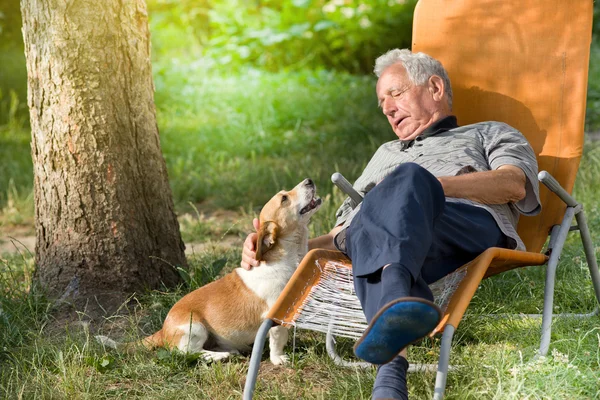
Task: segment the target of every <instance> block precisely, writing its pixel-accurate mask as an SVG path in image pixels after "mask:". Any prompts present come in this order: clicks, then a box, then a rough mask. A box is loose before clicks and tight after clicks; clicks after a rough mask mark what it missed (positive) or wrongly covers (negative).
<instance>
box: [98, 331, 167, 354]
mask: <svg viewBox="0 0 600 400" xmlns="http://www.w3.org/2000/svg"><path fill="white" fill-rule="evenodd" d="M95 338H96V340H97V341H98V343H100V344H101V345H103V346H104V347H107V348H109V349H115V350H119V351H125V352H130V351H132V350H135V349H136V348H139V347H140V346H143V347H145V348H146V349H148V350H154V349H155V348H157V347H161V346H163V345H164V338H163V332H162V329H161V330H159V331H157V332H156V333H154V334H152V335H150V336H148V337H146V338H144V339H142V340H138V341H137V342H128V343H119V342H117V341H115V340H113V339H111V338H109V337H108V336H102V335H97V336H95Z"/></svg>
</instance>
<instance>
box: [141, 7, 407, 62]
mask: <svg viewBox="0 0 600 400" xmlns="http://www.w3.org/2000/svg"><path fill="white" fill-rule="evenodd" d="M415 4H416V0H367V1H357V0H331V1H325V0H291V1H289V0H288V1H283V2H282V1H275V0H263V1H254V2H249V1H244V0H226V1H217V0H204V1H200V2H191V1H182V2H175V1H174V0H163V1H159V0H154V1H150V2H149V7H150V13H151V19H152V28H153V32H159V34H158V35H159V37H155V38H154V44H155V47H154V48H155V50H156V51H158V52H159V53H162V52H163V51H165V50H166V49H167V47H171V48H172V47H173V45H174V43H175V44H177V43H179V44H181V45H182V47H183V49H185V52H186V53H188V54H189V52H190V51H191V50H193V49H196V50H198V48H200V49H201V50H200V51H201V54H202V55H203V56H204V61H206V62H208V63H211V64H212V65H216V66H218V67H219V68H222V67H226V68H229V69H231V68H233V69H236V68H237V67H239V66H242V65H245V66H248V65H252V66H255V67H259V68H261V69H266V70H270V71H278V70H282V69H301V68H307V67H309V68H324V69H334V70H339V71H345V72H350V73H370V72H371V70H372V66H373V62H374V60H375V58H376V57H377V56H378V55H380V54H381V53H383V52H385V51H386V50H389V49H391V48H395V47H410V37H411V30H412V14H413V9H414V6H415ZM177 26H178V27H179V32H180V33H182V34H183V36H186V37H187V40H181V35H180V36H179V39H176V38H174V37H173V36H176V35H175V31H174V30H175V29H177V28H176V27H177Z"/></svg>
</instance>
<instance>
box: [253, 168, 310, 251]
mask: <svg viewBox="0 0 600 400" xmlns="http://www.w3.org/2000/svg"><path fill="white" fill-rule="evenodd" d="M316 192H317V187H316V186H315V184H314V182H313V181H312V180H310V179H305V180H303V181H302V182H300V183H299V184H298V185H296V187H295V188H293V189H292V190H290V191H285V190H282V191H281V192H279V193H277V194H276V195H275V196H273V197H272V198H271V200H269V201H268V202H267V204H265V206H264V207H263V209H262V211H261V212H260V218H259V219H260V230H259V231H258V239H257V243H256V259H257V260H262V259H264V257H263V256H264V254H265V253H266V252H268V251H269V250H271V249H272V248H273V247H274V246H275V245H276V243H277V241H278V240H279V239H281V238H286V237H290V236H293V235H295V234H298V232H302V233H301V234H303V235H308V231H307V229H306V227H307V225H308V222H309V221H310V217H311V216H312V215H313V214H314V213H315V212H316V211H317V210H318V209H319V207H321V199H320V198H318V197H316V196H315V195H316Z"/></svg>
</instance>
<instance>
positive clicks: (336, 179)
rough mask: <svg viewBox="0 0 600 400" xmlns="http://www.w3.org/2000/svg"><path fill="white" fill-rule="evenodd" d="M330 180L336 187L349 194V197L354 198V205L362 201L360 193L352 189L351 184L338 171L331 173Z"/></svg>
mask: <svg viewBox="0 0 600 400" xmlns="http://www.w3.org/2000/svg"><path fill="white" fill-rule="evenodd" d="M331 182H333V183H334V184H335V185H336V186H337V187H338V188H340V190H341V191H342V192H344V193H346V194H347V195H348V196H350V198H351V199H352V200H354V202H355V203H356V205H358V204H360V203H361V202H362V201H363V197H362V196H361V195H360V193H358V192H357V191H356V190H354V188H353V187H352V184H351V183H350V182H348V181H347V180H346V178H344V176H343V175H342V174H340V173H339V172H336V173H334V174H333V175H331Z"/></svg>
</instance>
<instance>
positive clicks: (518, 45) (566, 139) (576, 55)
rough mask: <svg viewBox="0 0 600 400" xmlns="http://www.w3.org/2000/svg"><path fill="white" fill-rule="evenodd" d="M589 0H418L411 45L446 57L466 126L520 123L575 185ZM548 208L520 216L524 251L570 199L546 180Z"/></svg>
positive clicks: (552, 166) (543, 162)
mask: <svg viewBox="0 0 600 400" xmlns="http://www.w3.org/2000/svg"><path fill="white" fill-rule="evenodd" d="M592 15H593V2H592V0H577V1H565V0H544V1H539V0H519V1H507V0H420V1H419V2H418V4H417V7H416V9H415V15H414V22H413V49H412V50H413V51H422V52H424V53H427V54H429V55H431V56H433V57H435V58H437V59H438V60H440V61H441V62H442V64H443V65H444V67H445V68H446V70H447V71H448V74H449V76H450V81H451V82H452V88H453V91H454V112H455V114H456V115H457V117H458V122H459V124H461V125H467V124H471V123H474V122H480V121H490V120H492V121H494V120H495V121H501V122H506V123H508V124H509V125H511V126H514V127H515V128H517V129H519V130H520V131H521V132H522V133H523V134H524V135H525V136H526V137H527V139H528V140H529V142H530V143H531V145H532V146H533V149H534V150H535V152H536V154H537V157H538V164H539V169H540V171H542V170H546V171H548V172H550V174H552V175H553V176H554V177H555V178H556V179H557V180H558V181H559V183H560V184H561V185H562V186H563V187H564V188H565V189H566V190H567V191H568V192H571V190H572V188H573V185H574V182H575V175H576V173H577V168H578V167H579V160H580V158H581V154H582V151H583V141H584V135H583V129H584V119H585V102H586V94H587V77H588V65H589V53H590V44H591V32H592ZM540 197H541V201H542V205H543V210H542V213H541V214H540V215H538V216H535V217H521V221H520V222H519V230H518V232H519V235H520V236H521V238H522V239H523V241H524V242H525V245H526V247H527V250H528V251H531V252H534V253H537V252H539V251H540V250H541V248H542V246H543V245H544V242H545V240H546V235H547V234H548V232H549V230H550V228H551V227H552V226H553V225H555V224H557V223H560V221H561V219H562V217H563V214H564V211H565V208H566V207H565V205H564V204H563V203H562V202H561V201H560V200H559V199H558V198H557V197H556V196H555V195H554V194H552V193H550V192H549V191H548V190H547V189H546V188H541V190H540Z"/></svg>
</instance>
